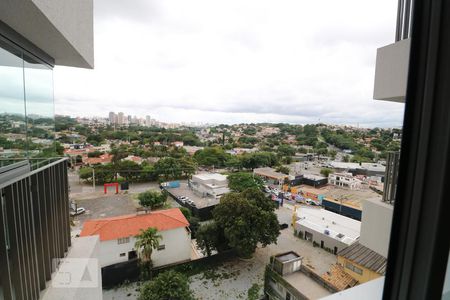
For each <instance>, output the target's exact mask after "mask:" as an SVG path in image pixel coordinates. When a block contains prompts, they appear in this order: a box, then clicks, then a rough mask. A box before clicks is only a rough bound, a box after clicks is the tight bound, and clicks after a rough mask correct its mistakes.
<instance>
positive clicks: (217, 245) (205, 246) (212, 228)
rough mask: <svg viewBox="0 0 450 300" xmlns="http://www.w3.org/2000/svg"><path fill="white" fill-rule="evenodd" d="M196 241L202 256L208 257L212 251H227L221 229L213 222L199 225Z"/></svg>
mask: <svg viewBox="0 0 450 300" xmlns="http://www.w3.org/2000/svg"><path fill="white" fill-rule="evenodd" d="M196 240H197V245H198V247H199V248H200V249H201V250H202V252H203V254H205V255H208V256H211V254H212V252H213V251H217V252H220V251H223V250H226V249H229V247H228V241H227V239H226V238H225V235H224V232H223V228H221V227H220V226H218V225H217V223H216V222H214V221H212V222H209V223H205V224H202V225H200V227H199V228H198V229H197V233H196Z"/></svg>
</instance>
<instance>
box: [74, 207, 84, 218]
mask: <svg viewBox="0 0 450 300" xmlns="http://www.w3.org/2000/svg"><path fill="white" fill-rule="evenodd" d="M85 212H86V210H85V209H84V207H78V208H77V210H73V209H72V210H71V211H70V215H71V216H77V215H81V214H84V213H85Z"/></svg>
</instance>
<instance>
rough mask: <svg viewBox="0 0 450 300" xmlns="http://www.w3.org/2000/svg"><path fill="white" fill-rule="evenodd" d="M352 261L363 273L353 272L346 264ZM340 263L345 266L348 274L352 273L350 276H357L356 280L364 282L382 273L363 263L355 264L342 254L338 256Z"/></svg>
mask: <svg viewBox="0 0 450 300" xmlns="http://www.w3.org/2000/svg"><path fill="white" fill-rule="evenodd" d="M347 262H348V263H351V264H352V265H354V266H356V267H358V268H360V269H361V270H362V275H360V274H358V273H355V272H353V271H352V270H350V269H348V268H347V267H346V266H345V265H346V263H347ZM338 263H339V264H341V265H342V266H344V270H345V272H346V273H347V274H350V276H352V277H353V278H355V279H356V280H358V282H359V283H364V282H367V281H370V280H373V279H375V278H378V277H381V275H380V274H378V273H376V272H374V271H372V270H369V269H367V268H365V267H363V266H361V265H358V264H355V263H354V262H352V261H350V260H348V259H346V258H344V257H342V256H338Z"/></svg>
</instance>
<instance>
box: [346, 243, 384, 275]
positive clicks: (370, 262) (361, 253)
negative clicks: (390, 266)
mask: <svg viewBox="0 0 450 300" xmlns="http://www.w3.org/2000/svg"><path fill="white" fill-rule="evenodd" d="M338 256H341V257H344V258H346V259H348V260H351V261H352V262H354V263H356V264H358V265H360V266H363V267H365V268H367V269H369V270H372V271H374V272H376V273H378V274H381V275H384V274H385V273H386V263H387V259H386V258H385V257H384V256H382V255H380V254H378V253H377V252H375V251H373V250H371V249H370V248H367V247H366V246H364V245H362V244H360V243H359V242H357V243H354V244H353V245H350V246H348V247H345V248H344V249H342V250H341V251H339V252H338Z"/></svg>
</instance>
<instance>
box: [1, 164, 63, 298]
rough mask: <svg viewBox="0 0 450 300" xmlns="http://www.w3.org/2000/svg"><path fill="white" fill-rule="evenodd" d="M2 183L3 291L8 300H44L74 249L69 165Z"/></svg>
mask: <svg viewBox="0 0 450 300" xmlns="http://www.w3.org/2000/svg"><path fill="white" fill-rule="evenodd" d="M8 167H9V168H11V165H10V166H8ZM3 173H4V174H5V173H6V172H3ZM3 178H4V179H3V180H2V181H0V266H1V267H0V281H1V282H0V287H1V289H2V293H3V297H4V298H5V299H39V295H40V291H41V290H43V289H45V288H46V283H47V281H49V280H50V279H51V274H52V273H53V272H54V271H55V269H56V266H57V265H58V261H59V259H60V258H63V257H64V256H65V254H66V252H67V250H68V248H69V246H70V220H69V194H68V178H67V159H65V158H63V159H58V160H56V161H53V162H50V163H48V164H47V165H45V166H43V167H40V168H38V169H35V170H32V171H23V170H22V172H21V173H20V174H15V176H12V177H11V176H5V177H3ZM5 178H6V179H5Z"/></svg>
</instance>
